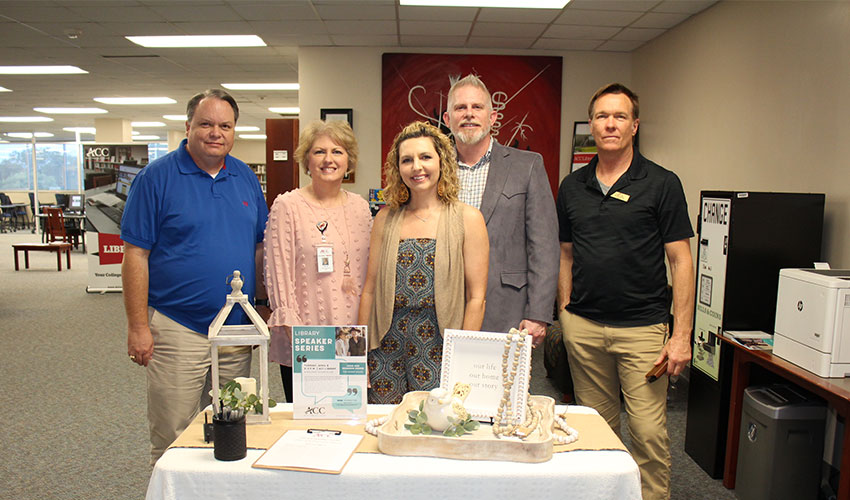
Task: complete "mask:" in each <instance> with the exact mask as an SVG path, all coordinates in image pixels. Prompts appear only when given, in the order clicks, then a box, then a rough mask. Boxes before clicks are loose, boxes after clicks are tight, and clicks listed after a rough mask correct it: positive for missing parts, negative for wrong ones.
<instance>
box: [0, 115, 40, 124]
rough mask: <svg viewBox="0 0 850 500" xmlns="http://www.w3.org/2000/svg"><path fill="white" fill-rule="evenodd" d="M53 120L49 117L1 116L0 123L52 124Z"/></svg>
mask: <svg viewBox="0 0 850 500" xmlns="http://www.w3.org/2000/svg"><path fill="white" fill-rule="evenodd" d="M52 121H53V118H50V117H49V116H0V122H6V123H35V122H52Z"/></svg>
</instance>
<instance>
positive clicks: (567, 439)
mask: <svg viewBox="0 0 850 500" xmlns="http://www.w3.org/2000/svg"><path fill="white" fill-rule="evenodd" d="M555 423H556V424H557V425H558V427H560V428H561V430H563V431H564V432H565V433H567V435H566V436H561V435H560V434H555V433H552V437H553V438H554V439H555V441H557V442H558V444H570V443H575V442H576V441H578V431H577V430H575V429H573V428H572V427H570V426H569V425H567V421H566V420H564V416H563V415H557V414H556V415H555Z"/></svg>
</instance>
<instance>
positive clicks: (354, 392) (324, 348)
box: [292, 325, 368, 419]
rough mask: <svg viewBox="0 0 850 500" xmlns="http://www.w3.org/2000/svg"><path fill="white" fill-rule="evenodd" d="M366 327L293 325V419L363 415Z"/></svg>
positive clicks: (364, 414)
mask: <svg viewBox="0 0 850 500" xmlns="http://www.w3.org/2000/svg"><path fill="white" fill-rule="evenodd" d="M366 342H367V335H366V327H365V326H358V325H337V326H293V327H292V389H293V390H292V392H293V395H292V403H293V406H292V408H293V417H294V418H315V419H337V418H338V419H349V418H352V417H354V418H366V353H367V352H368V349H367V347H366Z"/></svg>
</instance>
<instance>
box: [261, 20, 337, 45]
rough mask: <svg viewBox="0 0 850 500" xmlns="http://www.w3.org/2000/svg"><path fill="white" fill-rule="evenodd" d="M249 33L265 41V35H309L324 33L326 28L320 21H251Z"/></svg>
mask: <svg viewBox="0 0 850 500" xmlns="http://www.w3.org/2000/svg"><path fill="white" fill-rule="evenodd" d="M248 25H249V26H251V33H254V34H256V35H259V36H260V37H261V38H262V39H263V40H265V41H266V43H269V41H268V40H266V37H274V36H280V35H311V34H322V35H324V34H326V33H327V29H326V28H325V24H324V23H323V22H322V21H251V22H249V23H248Z"/></svg>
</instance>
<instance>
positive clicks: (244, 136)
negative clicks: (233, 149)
mask: <svg viewBox="0 0 850 500" xmlns="http://www.w3.org/2000/svg"><path fill="white" fill-rule="evenodd" d="M239 138H240V139H265V138H266V134H239Z"/></svg>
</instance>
